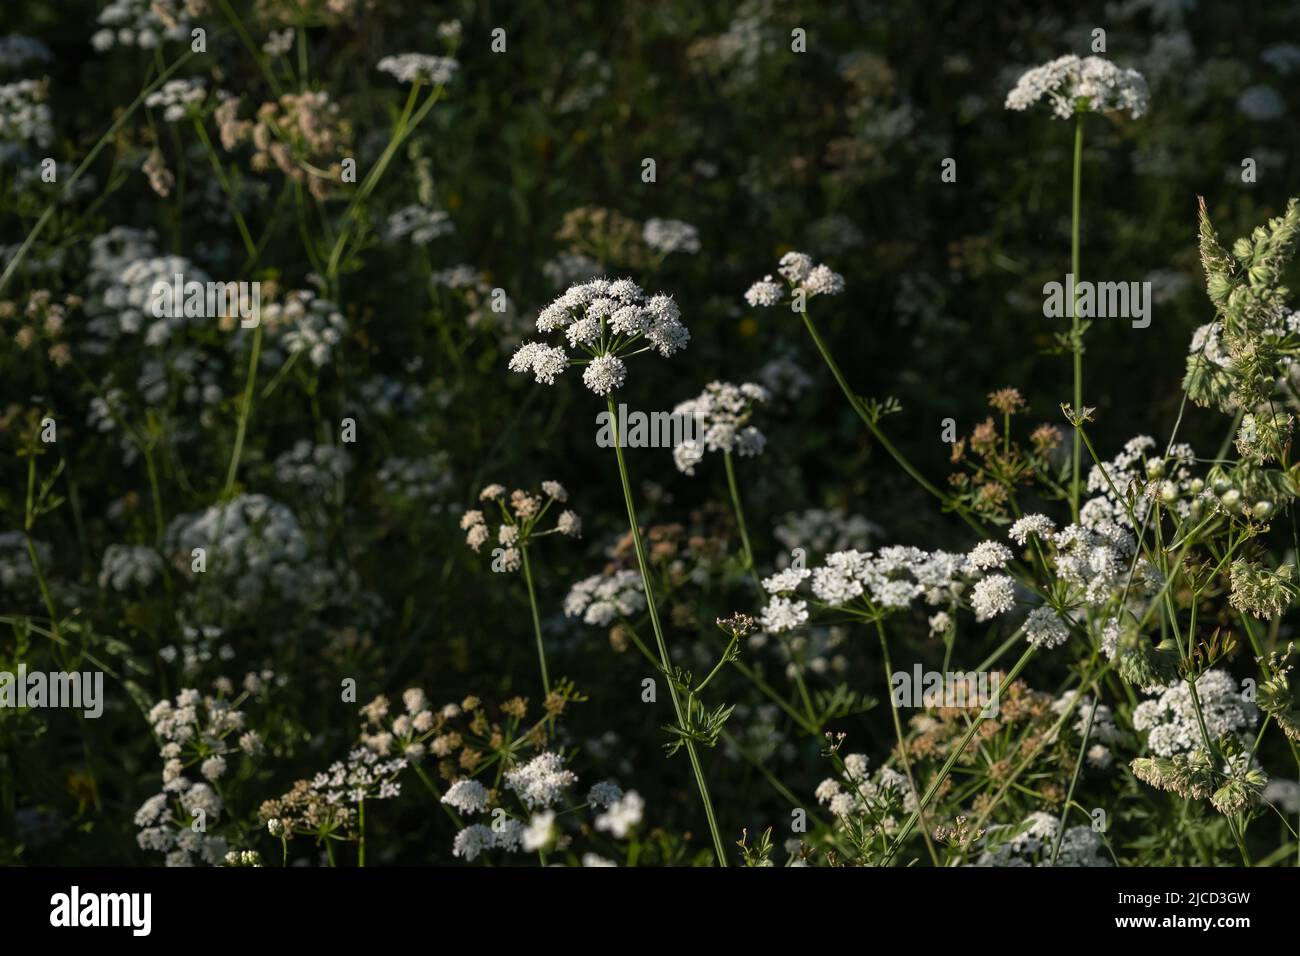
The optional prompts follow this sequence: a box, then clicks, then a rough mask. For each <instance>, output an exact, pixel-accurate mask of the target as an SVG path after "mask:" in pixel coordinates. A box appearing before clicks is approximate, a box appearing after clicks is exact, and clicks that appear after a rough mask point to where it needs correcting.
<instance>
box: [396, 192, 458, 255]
mask: <svg viewBox="0 0 1300 956" xmlns="http://www.w3.org/2000/svg"><path fill="white" fill-rule="evenodd" d="M455 231H456V226H455V224H454V223H453V222H452V221H451V217H450V216H449V215H447V213H446V212H444V211H443V210H441V209H429V208H427V207H425V206H421V205H419V204H418V203H413V204H412V205H410V206H403V207H402V208H401V209H399V210H397V212H395V213H393V214H391V215H390V216H389V217H388V221H387V222H386V223H385V224H384V238H385V239H386V240H388V241H389V242H397V241H399V240H401V239H406V238H409V239H410V240H411V242H413V243H414V244H415V245H417V246H425V245H428V244H429V243H431V242H433V240H435V239H440V238H441V237H443V236H447V235H450V234H451V233H453V232H455Z"/></svg>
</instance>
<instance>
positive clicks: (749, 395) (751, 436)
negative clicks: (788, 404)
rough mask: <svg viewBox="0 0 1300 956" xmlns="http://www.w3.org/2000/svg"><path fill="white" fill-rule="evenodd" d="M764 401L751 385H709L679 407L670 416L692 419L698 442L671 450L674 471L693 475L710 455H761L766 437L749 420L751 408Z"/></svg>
mask: <svg viewBox="0 0 1300 956" xmlns="http://www.w3.org/2000/svg"><path fill="white" fill-rule="evenodd" d="M767 398H768V394H767V389H765V388H763V386H761V385H755V384H754V383H753V382H746V383H744V384H743V385H733V384H731V383H730V382H710V383H709V384H708V385H706V386H704V391H702V392H701V393H700V394H699V395H697V396H696V397H695V398H692V399H688V400H687V401H684V402H681V403H680V404H678V406H677V407H676V408H674V409H673V414H674V415H688V416H691V417H693V418H694V419H695V420H696V423H697V425H698V426H699V430H700V431H699V438H698V439H694V440H687V441H684V442H682V443H681V444H679V445H677V446H675V447H674V448H673V461H675V462H676V463H677V470H678V471H680V472H682V473H683V474H686V475H693V474H695V466H696V465H698V464H699V463H700V461H701V460H702V459H703V458H704V454H705V452H710V451H722V452H729V453H735V454H737V455H740V456H741V457H750V456H753V455H761V454H762V453H763V449H764V448H765V447H766V446H767V437H766V436H765V435H764V434H763V433H762V432H761V431H759V430H758V429H757V428H755V427H754V426H753V425H750V424H749V416H750V414H751V413H752V412H753V409H754V404H755V403H756V402H766V401H767Z"/></svg>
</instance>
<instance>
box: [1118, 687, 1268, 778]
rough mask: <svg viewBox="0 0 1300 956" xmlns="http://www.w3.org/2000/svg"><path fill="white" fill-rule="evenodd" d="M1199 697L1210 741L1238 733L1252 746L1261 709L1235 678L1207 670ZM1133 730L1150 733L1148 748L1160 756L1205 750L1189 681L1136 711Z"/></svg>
mask: <svg viewBox="0 0 1300 956" xmlns="http://www.w3.org/2000/svg"><path fill="white" fill-rule="evenodd" d="M1196 696H1197V698H1198V700H1199V701H1200V704H1201V716H1202V717H1203V718H1204V719H1205V731H1206V733H1207V734H1208V735H1209V738H1210V740H1211V741H1215V740H1217V739H1218V738H1219V737H1220V736H1221V735H1223V734H1237V735H1238V736H1240V737H1242V740H1243V742H1244V743H1245V744H1246V745H1247V746H1248V747H1249V745H1250V741H1249V740H1248V739H1246V734H1247V733H1248V732H1249V731H1250V730H1251V728H1253V727H1254V726H1255V723H1256V722H1257V721H1258V719H1259V709H1258V708H1257V707H1256V706H1255V704H1254V703H1253V702H1252V701H1249V700H1246V699H1245V696H1244V695H1243V693H1242V691H1241V689H1240V688H1239V687H1238V686H1237V681H1236V679H1235V678H1234V677H1233V676H1232V675H1231V674H1229V673H1228V672H1227V671H1224V670H1219V669H1215V670H1210V671H1206V672H1205V673H1204V674H1202V675H1201V676H1200V677H1198V678H1197V680H1196ZM1133 727H1134V729H1135V730H1145V731H1147V732H1148V733H1147V747H1148V748H1150V750H1151V752H1152V753H1154V754H1157V755H1159V756H1161V757H1171V756H1173V755H1174V754H1180V753H1188V752H1190V751H1193V750H1199V749H1203V748H1204V747H1205V740H1204V738H1203V737H1202V736H1201V725H1200V722H1199V721H1198V720H1197V717H1196V709H1195V707H1194V706H1193V704H1192V695H1191V692H1190V690H1189V689H1188V687H1187V682H1186V681H1178V682H1177V683H1175V684H1171V685H1170V686H1169V687H1167V688H1165V689H1164V690H1163V691H1160V693H1159V694H1158V695H1157V696H1155V697H1153V698H1150V699H1148V700H1144V701H1142V703H1140V704H1138V705H1137V707H1135V708H1134V709H1133Z"/></svg>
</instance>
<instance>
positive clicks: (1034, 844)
mask: <svg viewBox="0 0 1300 956" xmlns="http://www.w3.org/2000/svg"><path fill="white" fill-rule="evenodd" d="M1060 828H1061V824H1060V821H1059V820H1057V818H1056V817H1054V816H1052V815H1051V814H1050V813H1043V812H1042V811H1041V810H1040V811H1036V812H1034V813H1031V814H1030V815H1029V816H1028V817H1026V818H1025V819H1024V821H1023V822H1021V823H1020V825H1019V826H1017V827H1014V828H1011V827H1008V826H1006V825H998V826H993V827H990V828H989V831H988V833H987V834H986V835H985V837H984V844H985V846H986V849H985V850H984V851H983V852H981V853H980V855H979V857H978V858H977V859H976V860H975V862H974V863H973V864H972V866H1051V865H1052V852H1053V849H1054V848H1055V846H1056V839H1057V835H1058V834H1059V833H1060V832H1061V829H1060ZM1007 830H1013V832H1012V833H1011V834H1007V832H1006V831H1007ZM1056 865H1057V866H1110V865H1111V863H1110V860H1108V859H1107V858H1106V856H1105V844H1104V843H1102V841H1101V838H1100V837H1099V836H1098V835H1097V834H1096V833H1094V832H1093V831H1092V827H1090V826H1088V825H1086V824H1080V825H1079V826H1073V827H1070V828H1068V829H1067V830H1066V831H1065V835H1064V836H1062V837H1061V849H1060V852H1059V854H1058V856H1057V858H1056Z"/></svg>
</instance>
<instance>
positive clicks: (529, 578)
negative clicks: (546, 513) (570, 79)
mask: <svg viewBox="0 0 1300 956" xmlns="http://www.w3.org/2000/svg"><path fill="white" fill-rule="evenodd" d="M519 553H520V554H521V555H523V562H524V581H525V582H527V584H528V605H529V607H531V608H532V609H533V634H534V635H535V636H536V638H537V663H538V664H540V665H541V667H542V689H543V690H544V691H545V692H546V695H547V696H548V697H549V696H550V694H551V678H550V675H549V674H548V673H547V671H546V647H545V646H544V645H543V643H542V620H541V618H540V617H539V616H538V614H537V594H536V593H535V592H534V590H533V571H532V568H531V567H530V566H529V564H528V547H527V545H524V546H522V547H520V549H519Z"/></svg>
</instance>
